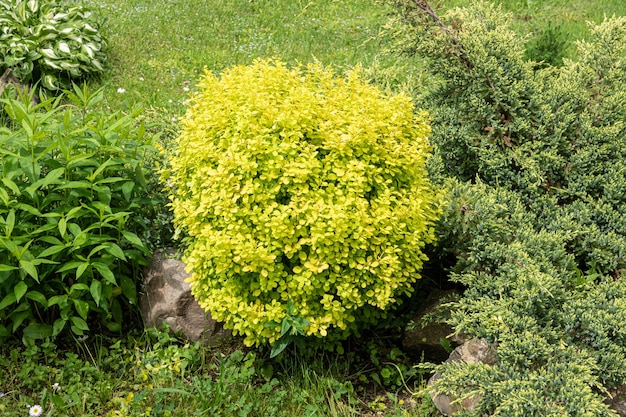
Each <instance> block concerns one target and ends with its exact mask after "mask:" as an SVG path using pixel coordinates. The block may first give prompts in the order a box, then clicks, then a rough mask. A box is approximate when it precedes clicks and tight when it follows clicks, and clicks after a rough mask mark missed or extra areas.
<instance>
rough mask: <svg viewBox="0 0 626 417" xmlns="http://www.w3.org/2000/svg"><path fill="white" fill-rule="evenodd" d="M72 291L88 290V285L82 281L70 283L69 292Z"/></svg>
mask: <svg viewBox="0 0 626 417" xmlns="http://www.w3.org/2000/svg"><path fill="white" fill-rule="evenodd" d="M74 291H89V287H88V286H87V284H83V283H82V282H77V283H76V284H72V286H71V287H70V294H72V293H73V292H74Z"/></svg>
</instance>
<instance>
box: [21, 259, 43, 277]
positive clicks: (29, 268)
mask: <svg viewBox="0 0 626 417" xmlns="http://www.w3.org/2000/svg"><path fill="white" fill-rule="evenodd" d="M20 269H21V270H23V271H24V272H26V273H27V274H28V275H30V276H31V277H33V278H34V279H35V281H37V282H39V274H38V273H37V268H36V267H35V265H34V264H33V263H32V262H31V261H26V260H24V259H20Z"/></svg>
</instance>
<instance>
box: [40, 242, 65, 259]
mask: <svg viewBox="0 0 626 417" xmlns="http://www.w3.org/2000/svg"><path fill="white" fill-rule="evenodd" d="M66 248H67V246H66V245H54V246H50V247H49V248H46V249H44V250H42V251H41V253H40V254H39V255H38V256H37V257H38V258H46V257H48V256H51V255H55V254H57V253H59V252H61V251H63V250H65V249H66Z"/></svg>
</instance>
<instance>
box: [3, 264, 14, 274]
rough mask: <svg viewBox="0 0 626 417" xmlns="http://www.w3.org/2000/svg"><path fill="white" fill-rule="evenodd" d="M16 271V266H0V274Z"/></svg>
mask: <svg viewBox="0 0 626 417" xmlns="http://www.w3.org/2000/svg"><path fill="white" fill-rule="evenodd" d="M16 269H18V268H17V267H16V266H11V265H5V264H0V272H8V271H15V270H16Z"/></svg>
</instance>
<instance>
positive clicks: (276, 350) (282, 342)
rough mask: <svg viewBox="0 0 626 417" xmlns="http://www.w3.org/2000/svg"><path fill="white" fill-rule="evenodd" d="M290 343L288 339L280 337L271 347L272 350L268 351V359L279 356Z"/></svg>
mask: <svg viewBox="0 0 626 417" xmlns="http://www.w3.org/2000/svg"><path fill="white" fill-rule="evenodd" d="M289 343H291V338H290V337H281V338H280V339H278V340H277V341H276V342H274V344H273V345H272V350H271V351H270V358H275V357H276V356H278V355H280V354H281V353H282V351H283V350H285V348H286V347H287V346H289Z"/></svg>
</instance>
